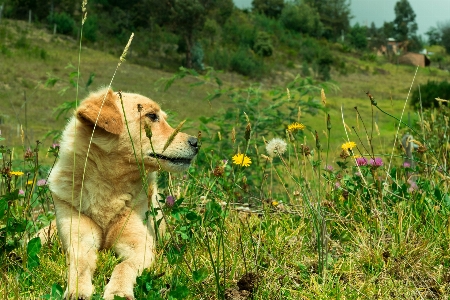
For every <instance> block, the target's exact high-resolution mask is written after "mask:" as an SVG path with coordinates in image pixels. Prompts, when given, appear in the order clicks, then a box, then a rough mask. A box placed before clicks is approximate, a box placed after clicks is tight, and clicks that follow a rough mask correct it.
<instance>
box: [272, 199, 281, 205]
mask: <svg viewBox="0 0 450 300" xmlns="http://www.w3.org/2000/svg"><path fill="white" fill-rule="evenodd" d="M278 204H280V203H278V201H275V200H273V201H272V205H273V206H277V205H278Z"/></svg>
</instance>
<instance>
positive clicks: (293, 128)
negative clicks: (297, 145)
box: [288, 122, 305, 132]
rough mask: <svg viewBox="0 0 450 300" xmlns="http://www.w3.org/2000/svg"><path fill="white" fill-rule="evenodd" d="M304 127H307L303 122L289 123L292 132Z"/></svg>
mask: <svg viewBox="0 0 450 300" xmlns="http://www.w3.org/2000/svg"><path fill="white" fill-rule="evenodd" d="M303 129H305V125H303V124H302V123H298V122H295V123H292V124H289V125H288V130H289V131H291V132H292V131H296V130H303Z"/></svg>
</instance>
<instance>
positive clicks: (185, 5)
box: [149, 0, 223, 68]
mask: <svg viewBox="0 0 450 300" xmlns="http://www.w3.org/2000/svg"><path fill="white" fill-rule="evenodd" d="M149 1H151V5H152V7H153V10H152V11H153V13H154V15H155V17H156V18H157V20H158V23H159V25H161V26H168V27H169V28H171V30H172V31H173V32H175V33H177V34H179V35H180V37H181V38H182V39H183V43H182V44H183V45H184V50H185V51H184V52H185V55H186V57H185V63H186V66H187V67H188V68H192V66H193V65H192V49H193V47H194V44H195V42H196V39H197V37H198V36H199V34H200V32H201V30H202V29H203V28H204V24H205V21H206V18H207V16H208V14H209V13H210V12H211V11H214V10H215V9H218V8H219V7H220V4H221V3H223V2H222V1H221V0H167V1H160V0H149Z"/></svg>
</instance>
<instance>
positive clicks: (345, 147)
mask: <svg viewBox="0 0 450 300" xmlns="http://www.w3.org/2000/svg"><path fill="white" fill-rule="evenodd" d="M341 147H342V150H352V149H353V148H355V147H356V143H355V142H347V143H344V144H342V146H341Z"/></svg>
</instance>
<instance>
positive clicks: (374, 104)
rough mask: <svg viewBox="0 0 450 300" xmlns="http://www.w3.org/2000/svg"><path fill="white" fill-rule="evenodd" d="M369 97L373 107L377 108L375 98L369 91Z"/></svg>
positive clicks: (367, 93)
mask: <svg viewBox="0 0 450 300" xmlns="http://www.w3.org/2000/svg"><path fill="white" fill-rule="evenodd" d="M366 95H367V97H369V99H370V103H372V105H373V106H377V101H375V99H374V98H373V96H372V95H371V94H370V93H369V91H367V92H366Z"/></svg>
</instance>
